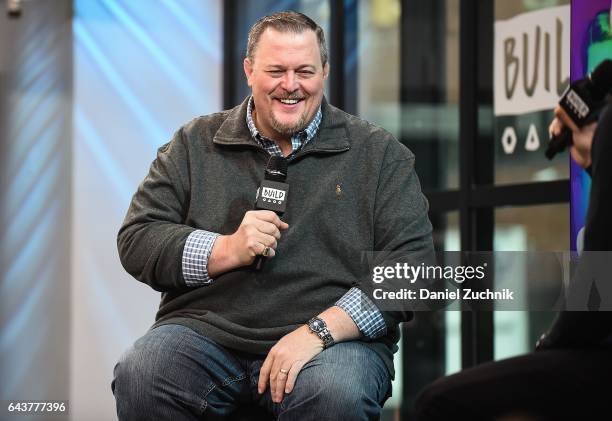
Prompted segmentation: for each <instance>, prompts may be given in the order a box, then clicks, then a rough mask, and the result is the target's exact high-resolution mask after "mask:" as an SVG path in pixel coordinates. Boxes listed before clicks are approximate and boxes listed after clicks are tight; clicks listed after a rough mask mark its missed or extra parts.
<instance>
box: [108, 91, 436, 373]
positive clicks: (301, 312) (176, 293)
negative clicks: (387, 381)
mask: <svg viewBox="0 0 612 421" xmlns="http://www.w3.org/2000/svg"><path fill="white" fill-rule="evenodd" d="M246 106H247V102H246V101H245V102H243V103H242V104H241V105H239V106H237V107H235V108H233V109H231V110H228V111H223V112H220V113H216V114H212V115H208V116H204V117H199V118H196V119H194V120H192V121H191V122H189V123H188V124H186V125H185V126H183V127H182V128H181V129H179V130H178V132H177V133H176V134H175V135H174V137H173V138H172V140H171V141H170V142H169V143H167V144H166V145H164V146H162V147H161V148H160V149H159V151H158V154H157V158H156V159H155V161H154V162H153V163H152V165H151V168H150V171H149V174H148V175H147V177H146V178H145V179H144V181H143V182H142V184H141V185H140V186H139V188H138V191H137V192H136V194H135V195H134V197H133V199H132V202H131V204H130V207H129V210H128V212H127V216H126V218H125V221H124V223H123V225H122V227H121V229H120V231H119V235H118V239H117V241H118V248H119V255H120V258H121V262H122V264H123V266H124V267H125V269H126V270H127V271H128V272H129V273H130V274H131V275H132V276H134V277H135V278H136V279H138V280H139V281H141V282H144V283H147V284H148V285H150V286H151V287H152V288H154V289H155V290H157V291H161V292H162V296H161V303H160V307H159V311H158V313H157V316H156V323H155V325H154V326H157V325H160V324H166V323H180V324H183V325H186V326H189V327H191V328H192V329H194V330H195V331H197V332H198V333H200V334H202V335H205V336H207V337H209V338H210V339H212V340H214V341H216V342H217V343H219V344H221V345H223V346H226V347H228V348H232V349H236V350H240V351H244V352H250V353H255V354H262V355H263V354H266V353H267V352H268V351H269V349H270V348H271V347H272V346H273V345H274V344H275V343H276V342H277V341H278V340H279V339H280V338H281V337H282V336H284V335H285V334H287V333H289V332H291V331H293V330H294V329H296V328H298V327H299V326H300V325H301V324H303V323H305V322H306V321H308V319H310V318H311V317H313V316H315V315H317V314H319V313H320V312H322V311H323V310H325V309H326V308H329V307H330V306H332V305H333V304H334V303H335V302H336V300H338V299H339V298H340V297H341V296H342V295H343V294H344V293H346V292H347V291H348V290H349V289H350V288H351V287H352V286H355V285H357V286H359V287H361V288H362V289H363V290H364V291H368V290H369V287H370V285H368V281H367V271H368V268H367V267H364V263H363V262H362V258H361V253H362V252H364V251H379V250H393V251H398V252H401V253H402V254H404V255H410V256H412V257H413V259H412V260H413V261H414V262H415V264H418V263H420V262H421V261H425V260H427V259H428V258H429V257H430V256H431V254H432V251H433V246H432V240H431V224H430V222H429V219H428V217H427V201H426V199H425V197H424V196H423V194H422V193H421V189H420V185H419V181H418V178H417V175H416V173H415V171H414V155H413V154H412V153H411V152H410V151H409V150H408V149H407V148H406V147H405V146H403V145H402V144H401V143H399V142H398V141H397V140H395V139H394V138H393V137H392V136H391V135H390V134H389V133H388V132H386V131H385V130H383V129H381V128H379V127H376V126H374V125H372V124H369V123H367V122H365V121H363V120H360V119H358V118H357V117H354V116H351V115H349V114H346V113H344V112H343V111H341V110H339V109H337V108H335V107H333V106H331V105H329V104H328V103H327V102H326V101H325V99H324V100H323V104H322V112H323V118H322V121H321V126H320V128H319V132H318V134H317V135H316V136H315V137H314V138H313V139H312V140H311V141H310V142H309V143H308V144H307V145H306V146H305V147H304V148H302V149H301V150H300V151H298V152H297V153H296V154H294V155H292V156H291V157H290V158H289V168H288V176H287V182H288V183H289V185H290V191H289V196H288V201H287V210H286V212H285V214H284V216H283V218H282V219H283V220H284V221H285V222H287V223H288V224H289V226H290V228H289V229H288V230H287V231H285V232H284V233H282V234H281V235H282V238H281V239H280V241H279V243H278V248H277V255H276V257H274V258H273V259H270V260H269V261H268V262H267V263H266V265H265V266H264V269H263V270H262V271H260V272H255V271H253V270H252V269H251V268H250V267H243V268H239V269H236V270H232V271H230V272H227V273H224V274H222V275H220V276H218V277H217V278H216V279H215V281H214V282H213V283H212V284H211V285H208V286H202V287H197V288H193V287H187V286H186V285H185V281H184V279H183V272H182V253H183V248H184V245H185V240H186V239H187V236H188V235H189V234H190V233H191V232H192V231H193V230H195V229H204V230H208V231H213V232H218V233H221V234H231V233H233V232H234V231H235V230H236V229H237V228H238V226H239V225H240V222H241V221H242V218H243V216H244V214H245V212H246V211H248V210H251V209H253V203H254V198H255V192H256V190H257V187H258V186H259V183H260V182H261V180H262V178H263V174H264V169H265V166H266V162H267V159H268V154H267V153H266V152H265V151H264V150H263V149H262V147H261V146H260V145H259V143H258V142H257V141H256V140H254V139H253V138H252V136H251V134H250V132H249V130H248V127H247V125H246ZM370 296H371V295H370ZM382 314H383V317H384V319H385V323H386V326H387V335H386V336H384V337H382V338H379V339H376V340H374V341H368V342H365V343H366V344H367V345H368V346H370V347H372V348H373V349H374V350H375V351H376V352H377V353H378V354H379V355H380V357H381V358H382V359H383V361H384V362H385V364H386V365H387V367H388V368H389V371H390V373H391V375H392V376H393V375H394V371H393V352H395V351H396V350H397V346H396V344H397V341H398V339H399V329H398V324H399V323H400V322H403V321H407V320H409V319H410V318H411V317H412V314H411V313H410V312H404V311H396V312H390V311H383V312H382Z"/></svg>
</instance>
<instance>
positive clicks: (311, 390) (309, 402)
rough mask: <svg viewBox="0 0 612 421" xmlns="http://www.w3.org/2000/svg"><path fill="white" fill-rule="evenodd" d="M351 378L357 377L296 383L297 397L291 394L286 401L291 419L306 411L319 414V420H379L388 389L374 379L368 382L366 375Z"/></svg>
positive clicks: (338, 377) (328, 378)
mask: <svg viewBox="0 0 612 421" xmlns="http://www.w3.org/2000/svg"><path fill="white" fill-rule="evenodd" d="M347 377H354V376H346V377H340V376H333V375H332V376H328V377H325V378H320V379H318V380H317V381H306V382H304V381H303V382H302V384H301V385H298V384H296V388H295V389H294V391H293V392H292V394H291V395H293V396H291V395H288V397H289V396H291V397H290V398H288V399H287V398H286V400H285V401H283V406H284V407H285V409H286V410H288V411H290V412H288V413H287V415H291V416H290V417H288V418H287V419H297V418H300V419H301V417H294V415H295V414H300V413H302V411H303V412H304V413H308V414H318V416H317V418H316V419H318V420H338V419H350V420H373V419H378V418H379V416H380V412H381V410H382V407H381V401H382V397H384V394H385V393H386V389H385V391H383V392H378V391H377V390H375V389H376V388H375V387H374V385H373V384H372V383H371V382H370V381H371V379H370V381H368V379H366V378H359V379H353V380H352V381H347V380H348V379H347ZM304 380H306V379H304ZM309 380H310V379H309ZM299 381H300V378H299V377H298V382H299ZM304 419H310V418H304ZM312 419H315V418H312Z"/></svg>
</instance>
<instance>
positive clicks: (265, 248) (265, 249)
mask: <svg viewBox="0 0 612 421" xmlns="http://www.w3.org/2000/svg"><path fill="white" fill-rule="evenodd" d="M261 255H262V256H263V257H268V256H269V255H270V247H268V246H265V247H264V249H263V251H262V252H261Z"/></svg>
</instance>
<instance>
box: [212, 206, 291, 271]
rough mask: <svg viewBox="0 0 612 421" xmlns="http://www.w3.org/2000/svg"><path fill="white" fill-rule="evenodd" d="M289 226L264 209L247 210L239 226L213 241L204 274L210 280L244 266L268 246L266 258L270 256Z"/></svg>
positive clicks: (274, 251)
mask: <svg viewBox="0 0 612 421" xmlns="http://www.w3.org/2000/svg"><path fill="white" fill-rule="evenodd" d="M287 228H289V225H288V224H287V223H285V222H283V221H281V220H280V218H279V217H278V215H277V214H275V213H274V212H272V211H268V210H255V211H248V212H247V213H245V214H244V218H242V222H241V223H240V226H239V227H238V229H237V230H236V232H235V233H233V234H231V235H221V236H220V237H218V238H217V240H216V241H215V244H214V246H213V249H212V252H211V254H210V257H209V259H208V274H209V275H210V277H212V278H214V277H215V276H218V275H220V274H222V273H224V272H227V271H229V270H232V269H235V268H238V267H242V266H248V265H250V264H252V263H253V262H254V261H255V257H256V256H258V255H261V254H262V253H263V251H264V250H265V248H266V247H270V251H269V254H268V257H274V255H275V254H276V246H277V245H278V243H277V242H278V240H280V237H281V234H280V231H281V230H283V231H284V230H286V229H287Z"/></svg>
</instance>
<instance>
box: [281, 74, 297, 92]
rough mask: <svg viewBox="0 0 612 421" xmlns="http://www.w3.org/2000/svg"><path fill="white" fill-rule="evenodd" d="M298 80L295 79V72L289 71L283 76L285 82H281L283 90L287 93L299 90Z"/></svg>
mask: <svg viewBox="0 0 612 421" xmlns="http://www.w3.org/2000/svg"><path fill="white" fill-rule="evenodd" d="M298 87H299V86H298V83H297V78H296V77H295V72H294V71H293V70H287V71H286V72H285V74H284V75H283V80H282V82H281V88H283V89H284V90H285V91H287V92H293V91H295V90H297V89H298Z"/></svg>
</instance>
